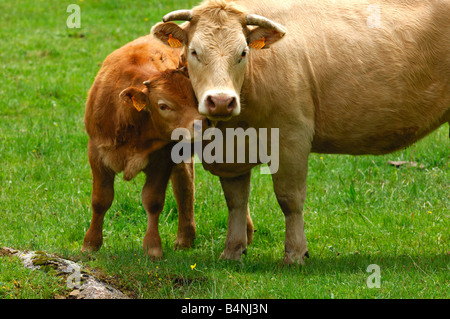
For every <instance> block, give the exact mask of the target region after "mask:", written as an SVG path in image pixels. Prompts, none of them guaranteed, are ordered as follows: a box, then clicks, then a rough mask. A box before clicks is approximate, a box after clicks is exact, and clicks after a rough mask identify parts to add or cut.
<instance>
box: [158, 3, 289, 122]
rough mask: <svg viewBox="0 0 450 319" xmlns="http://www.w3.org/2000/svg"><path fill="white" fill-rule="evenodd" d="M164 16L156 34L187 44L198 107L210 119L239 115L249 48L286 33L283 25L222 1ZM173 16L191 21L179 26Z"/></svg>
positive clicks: (168, 41)
mask: <svg viewBox="0 0 450 319" xmlns="http://www.w3.org/2000/svg"><path fill="white" fill-rule="evenodd" d="M163 21H164V22H163V23H159V24H157V25H155V26H154V27H153V28H152V34H153V35H154V36H155V37H156V38H158V39H160V40H161V41H162V42H163V43H166V44H167V45H170V46H172V47H180V46H184V56H185V59H186V61H187V65H188V69H189V77H190V79H191V82H192V86H193V88H194V91H195V93H196V96H197V98H198V101H199V106H198V109H199V112H200V113H201V114H203V115H206V116H207V117H208V118H209V119H210V120H212V121H225V120H228V119H230V118H231V117H233V116H237V115H239V114H240V112H241V102H240V92H241V88H242V84H243V82H244V74H245V69H246V65H247V60H248V58H249V53H250V50H260V49H268V48H270V46H271V45H272V44H273V43H275V42H277V41H278V40H280V39H281V38H282V37H283V36H284V35H285V33H286V30H285V29H284V27H282V26H281V25H279V24H277V23H275V22H273V21H271V20H269V19H266V18H264V17H262V16H258V15H254V14H248V13H246V12H245V10H244V9H242V8H240V7H239V6H237V5H236V4H233V3H232V2H228V1H223V0H212V1H206V2H204V3H203V4H201V5H200V6H198V7H196V8H194V9H193V10H179V11H174V12H172V13H169V14H167V15H166V16H165V17H164V18H163ZM170 21H188V22H187V23H184V24H183V25H181V26H179V25H177V24H175V23H173V22H170ZM255 26H256V27H255Z"/></svg>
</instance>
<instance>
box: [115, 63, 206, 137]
mask: <svg viewBox="0 0 450 319" xmlns="http://www.w3.org/2000/svg"><path fill="white" fill-rule="evenodd" d="M144 86H145V87H144V88H143V89H138V88H136V87H129V88H127V89H125V90H124V91H122V93H120V97H121V99H122V100H123V101H124V103H125V104H127V105H128V106H130V107H134V108H136V109H137V110H138V111H140V112H141V111H142V112H149V113H150V118H151V121H152V123H153V127H154V129H155V133H156V134H157V136H156V137H157V138H159V139H161V140H163V141H166V142H169V141H171V136H172V132H173V131H174V130H175V129H177V128H186V129H187V130H188V131H189V133H190V136H189V135H188V136H186V138H191V139H192V138H193V137H194V131H195V130H198V129H199V128H198V127H197V126H196V125H194V124H195V123H194V121H203V122H205V120H206V118H205V117H204V116H202V115H200V114H199V113H198V110H197V99H196V98H195V94H194V91H193V89H192V85H191V82H190V81H189V78H188V77H187V76H186V75H185V74H184V73H183V72H181V71H178V70H167V71H164V72H161V73H158V74H156V75H155V76H154V77H152V78H151V79H150V80H148V81H146V82H144ZM201 127H207V125H206V123H203V125H202V126H201Z"/></svg>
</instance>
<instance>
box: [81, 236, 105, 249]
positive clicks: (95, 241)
mask: <svg viewBox="0 0 450 319" xmlns="http://www.w3.org/2000/svg"><path fill="white" fill-rule="evenodd" d="M102 244H103V236H102V235H100V236H94V235H90V234H89V233H88V234H86V236H85V237H84V241H83V246H81V251H82V252H87V253H92V252H96V251H99V250H100V248H101V247H102Z"/></svg>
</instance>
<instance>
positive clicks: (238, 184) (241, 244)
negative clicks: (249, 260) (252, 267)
mask: <svg viewBox="0 0 450 319" xmlns="http://www.w3.org/2000/svg"><path fill="white" fill-rule="evenodd" d="M250 176H251V173H250V172H248V173H246V174H244V175H242V176H239V177H235V178H220V182H221V184H222V189H223V192H224V195H225V199H226V202H227V206H228V229H227V238H226V241H225V250H224V251H223V253H222V255H221V256H220V258H221V259H228V260H240V259H241V256H242V253H245V252H246V249H247V243H248V239H250V241H251V237H252V235H253V225H250V228H249V227H248V225H247V223H248V222H250V223H251V218H250V214H249V210H248V197H249V195H250ZM249 229H251V233H252V234H251V236H250V238H248V230H249Z"/></svg>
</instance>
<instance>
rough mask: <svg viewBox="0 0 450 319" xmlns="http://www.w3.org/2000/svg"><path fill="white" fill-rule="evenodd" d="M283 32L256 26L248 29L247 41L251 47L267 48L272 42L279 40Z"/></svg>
mask: <svg viewBox="0 0 450 319" xmlns="http://www.w3.org/2000/svg"><path fill="white" fill-rule="evenodd" d="M285 34H286V33H285V32H280V30H274V29H271V28H264V27H257V28H254V29H253V30H249V34H248V36H247V43H248V45H249V47H250V48H252V49H257V50H261V49H268V48H270V46H271V45H272V44H274V43H276V42H277V41H279V40H281V39H282V38H283V37H284V35H285Z"/></svg>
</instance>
